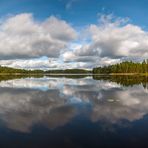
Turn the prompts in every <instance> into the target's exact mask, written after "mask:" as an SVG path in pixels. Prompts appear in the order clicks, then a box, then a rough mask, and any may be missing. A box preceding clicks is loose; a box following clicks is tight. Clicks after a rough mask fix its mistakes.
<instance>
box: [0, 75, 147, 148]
mask: <svg viewBox="0 0 148 148" xmlns="http://www.w3.org/2000/svg"><path fill="white" fill-rule="evenodd" d="M147 85H148V80H147V78H146V77H133V76H116V77H115V76H114V77H107V76H104V77H100V76H94V77H92V76H87V77H84V76H77V77H73V76H67V78H66V77H39V78H25V77H24V78H15V79H12V77H11V78H1V81H0V147H17V148H23V147H26V148H32V147H35V148H48V147H51V148H102V147H113V148H121V147H131V148H132V147H133V148H135V147H139V148H142V147H148V87H147Z"/></svg>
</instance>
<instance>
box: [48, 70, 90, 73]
mask: <svg viewBox="0 0 148 148" xmlns="http://www.w3.org/2000/svg"><path fill="white" fill-rule="evenodd" d="M91 72H92V71H91V70H85V69H65V70H48V71H45V73H48V74H89V73H91Z"/></svg>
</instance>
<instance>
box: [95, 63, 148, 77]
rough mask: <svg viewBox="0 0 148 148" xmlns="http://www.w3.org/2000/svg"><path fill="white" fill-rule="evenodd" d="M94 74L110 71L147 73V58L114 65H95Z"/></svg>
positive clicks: (108, 72)
mask: <svg viewBox="0 0 148 148" xmlns="http://www.w3.org/2000/svg"><path fill="white" fill-rule="evenodd" d="M93 73H94V74H110V73H148V60H147V61H146V60H144V61H143V62H142V63H134V62H132V61H130V62H128V61H126V62H122V63H119V64H115V65H109V66H104V67H97V68H94V69H93Z"/></svg>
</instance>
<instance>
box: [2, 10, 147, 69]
mask: <svg viewBox="0 0 148 148" xmlns="http://www.w3.org/2000/svg"><path fill="white" fill-rule="evenodd" d="M83 28H84V29H83V31H82V32H81V31H76V30H74V28H73V27H72V26H71V25H70V24H68V23H67V22H66V21H64V20H61V19H59V18H56V17H54V16H50V17H49V18H47V19H46V20H44V21H40V22H39V21H37V20H36V19H34V17H33V15H32V14H30V13H23V14H18V15H15V16H10V17H8V18H5V19H4V21H3V22H2V23H1V24H0V40H1V42H0V59H1V60H0V65H4V66H10V67H17V68H30V69H33V68H34V69H37V68H42V69H48V68H52V69H56V68H57V69H58V68H64V69H65V68H93V67H96V66H100V65H108V64H114V63H118V62H121V61H124V60H134V61H142V60H143V59H145V58H148V32H147V31H145V30H143V29H142V28H141V27H140V26H137V25H134V24H131V23H130V22H129V20H128V18H118V17H115V16H113V15H100V17H99V20H98V23H97V24H89V25H88V26H87V27H83ZM78 34H79V36H78ZM42 56H47V57H48V58H49V60H46V61H45V60H40V59H38V60H37V59H36V58H39V57H42ZM24 59H25V60H24Z"/></svg>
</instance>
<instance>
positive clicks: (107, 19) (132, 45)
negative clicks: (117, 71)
mask: <svg viewBox="0 0 148 148" xmlns="http://www.w3.org/2000/svg"><path fill="white" fill-rule="evenodd" d="M85 31H86V32H87V33H86V34H87V36H85V38H86V39H88V41H87V42H86V43H83V44H81V46H80V47H79V48H75V49H74V50H73V51H70V52H67V53H65V55H64V60H65V61H73V60H75V61H81V62H84V61H85V62H87V63H90V62H91V64H92V65H108V64H113V63H117V62H120V61H123V60H125V59H126V60H128V59H130V60H133V59H134V60H135V59H137V60H139V59H140V60H142V58H141V57H143V59H144V58H148V32H146V31H144V30H143V29H142V28H141V27H140V26H137V25H134V24H130V23H129V21H128V18H124V19H123V18H116V17H115V16H113V15H101V16H100V18H99V21H98V24H97V25H96V24H90V25H89V27H87V29H86V30H85Z"/></svg>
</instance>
